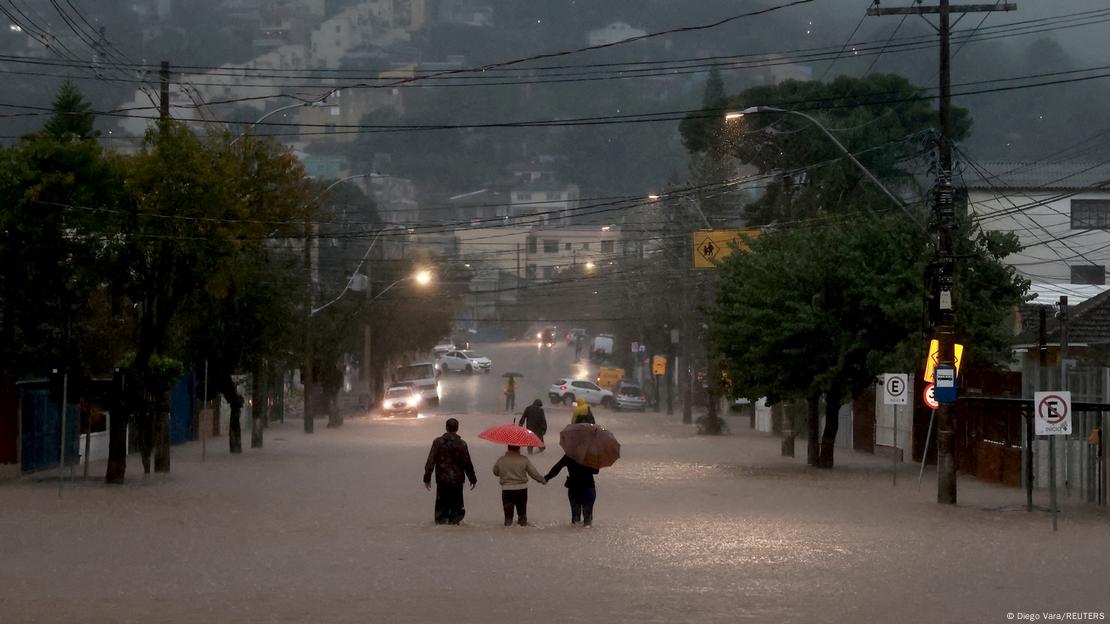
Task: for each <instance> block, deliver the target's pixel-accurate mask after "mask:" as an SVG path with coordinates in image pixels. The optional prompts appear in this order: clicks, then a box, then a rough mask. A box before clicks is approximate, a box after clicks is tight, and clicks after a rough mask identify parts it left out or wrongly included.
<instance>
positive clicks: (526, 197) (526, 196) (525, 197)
mask: <svg viewBox="0 0 1110 624" xmlns="http://www.w3.org/2000/svg"><path fill="white" fill-rule="evenodd" d="M516 200H517V201H532V194H531V193H517V194H516Z"/></svg>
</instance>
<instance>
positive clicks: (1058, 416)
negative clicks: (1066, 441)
mask: <svg viewBox="0 0 1110 624" xmlns="http://www.w3.org/2000/svg"><path fill="white" fill-rule="evenodd" d="M1033 432H1034V433H1036V434H1037V435H1039V436H1041V435H1071V393H1070V392H1062V391H1061V392H1053V391H1048V392H1035V393H1033Z"/></svg>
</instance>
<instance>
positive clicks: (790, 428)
mask: <svg viewBox="0 0 1110 624" xmlns="http://www.w3.org/2000/svg"><path fill="white" fill-rule="evenodd" d="M771 409H772V410H773V411H774V412H775V415H774V416H775V418H778V419H779V427H780V428H781V429H782V456H783V457H794V440H795V438H797V437H798V432H797V431H796V430H795V429H794V413H793V412H792V411H791V410H789V409H787V405H786V403H785V402H783V401H779V402H778V403H775V405H774V407H772V408H771Z"/></svg>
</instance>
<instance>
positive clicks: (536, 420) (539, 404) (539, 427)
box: [518, 399, 547, 455]
mask: <svg viewBox="0 0 1110 624" xmlns="http://www.w3.org/2000/svg"><path fill="white" fill-rule="evenodd" d="M518 424H520V426H521V427H525V428H527V429H528V430H529V431H531V432H532V433H534V434H536V437H538V438H539V439H540V442H543V434H545V433H547V416H546V415H545V414H544V413H543V401H541V400H539V399H536V400H535V401H532V404H531V405H529V406H528V407H526V408H524V414H523V415H522V416H521V417H520V423H518ZM539 452H541V453H542V452H543V447H542V446H541V447H540V451H539ZM528 454H529V455H531V454H532V447H530V446H529V447H528Z"/></svg>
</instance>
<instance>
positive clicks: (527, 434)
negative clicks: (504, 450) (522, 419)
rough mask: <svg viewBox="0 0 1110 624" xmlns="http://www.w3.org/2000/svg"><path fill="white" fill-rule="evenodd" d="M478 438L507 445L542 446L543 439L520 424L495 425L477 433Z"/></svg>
mask: <svg viewBox="0 0 1110 624" xmlns="http://www.w3.org/2000/svg"><path fill="white" fill-rule="evenodd" d="M478 437H479V438H482V439H483V440H489V441H490V442H496V443H497V444H508V445H509V446H543V440H541V439H540V438H539V436H537V435H536V434H534V433H532V432H531V431H529V430H527V429H525V428H524V427H521V426H520V425H497V426H495V427H490V428H489V429H486V430H485V431H483V432H482V433H479V434H478Z"/></svg>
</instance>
